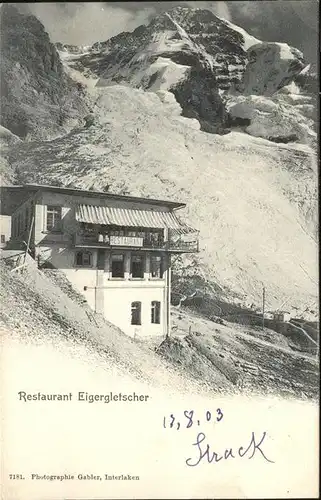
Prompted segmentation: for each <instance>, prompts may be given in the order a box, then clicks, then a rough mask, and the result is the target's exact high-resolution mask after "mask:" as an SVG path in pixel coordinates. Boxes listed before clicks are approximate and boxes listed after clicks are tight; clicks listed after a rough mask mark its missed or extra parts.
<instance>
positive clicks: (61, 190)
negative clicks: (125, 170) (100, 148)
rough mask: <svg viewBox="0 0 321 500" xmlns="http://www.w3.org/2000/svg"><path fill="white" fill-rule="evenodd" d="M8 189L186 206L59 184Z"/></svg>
mask: <svg viewBox="0 0 321 500" xmlns="http://www.w3.org/2000/svg"><path fill="white" fill-rule="evenodd" d="M6 187H7V188H8V189H17V190H19V189H20V190H23V189H25V190H27V191H50V192H55V193H63V194H69V195H71V196H88V197H94V198H103V199H111V200H121V201H130V202H135V203H148V204H151V205H158V206H165V207H169V208H171V209H178V208H184V207H186V203H181V202H176V201H170V200H158V199H155V198H143V197H139V196H125V195H120V194H116V193H110V192H105V191H91V190H89V189H78V188H67V187H60V186H47V185H43V184H24V185H22V186H6Z"/></svg>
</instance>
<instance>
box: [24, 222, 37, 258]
mask: <svg viewBox="0 0 321 500" xmlns="http://www.w3.org/2000/svg"><path fill="white" fill-rule="evenodd" d="M34 220H35V216H33V217H32V220H31V224H30V229H29V235H28V243H27V247H26V251H25V258H24V262H26V258H27V253H28V252H29V247H30V240H31V233H32V229H33V223H34Z"/></svg>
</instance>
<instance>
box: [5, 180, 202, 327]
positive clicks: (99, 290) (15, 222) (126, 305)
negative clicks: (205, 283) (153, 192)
mask: <svg viewBox="0 0 321 500" xmlns="http://www.w3.org/2000/svg"><path fill="white" fill-rule="evenodd" d="M19 190H21V191H22V192H23V193H25V196H24V197H21V192H20V197H19V199H20V200H22V201H21V202H20V203H19V205H18V206H17V207H16V208H15V210H14V211H13V213H12V218H11V243H13V244H15V243H16V244H19V243H21V242H25V243H24V244H25V245H27V247H28V250H30V252H31V253H32V255H33V256H34V257H35V258H36V259H37V260H38V262H39V263H40V264H44V263H47V264H48V263H49V264H50V265H52V266H53V267H55V268H57V269H60V270H61V271H63V272H64V273H65V275H66V276H67V278H68V279H69V281H70V282H71V283H72V285H73V286H74V288H76V289H77V290H78V291H79V292H81V293H82V294H83V295H84V296H85V298H86V300H87V302H88V304H89V305H90V307H91V308H92V309H93V310H94V311H96V312H97V313H101V314H102V315H104V317H105V318H106V319H107V320H108V321H110V322H111V323H113V324H115V325H116V326H118V327H119V328H120V329H121V330H123V331H124V332H125V333H126V334H128V335H130V336H132V337H136V336H146V335H148V336H149V335H164V336H166V335H169V334H170V296H171V256H172V255H173V254H181V253H187V252H188V253H190V252H197V251H198V231H196V230H195V229H193V228H191V227H190V226H188V225H187V224H185V223H184V222H182V221H181V220H180V219H179V218H178V216H177V211H178V210H179V209H182V208H184V207H185V204H184V203H179V202H174V201H163V200H155V199H150V198H138V197H132V196H121V195H117V194H113V193H109V192H97V191H88V190H80V189H71V188H63V187H56V186H41V185H31V184H27V185H24V186H19V187H15V191H16V192H17V191H19Z"/></svg>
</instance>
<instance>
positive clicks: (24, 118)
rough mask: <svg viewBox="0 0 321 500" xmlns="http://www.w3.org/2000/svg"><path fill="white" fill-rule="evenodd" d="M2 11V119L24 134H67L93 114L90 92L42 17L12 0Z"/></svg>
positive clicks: (5, 124) (32, 136)
mask: <svg viewBox="0 0 321 500" xmlns="http://www.w3.org/2000/svg"><path fill="white" fill-rule="evenodd" d="M0 16H1V20H0V22H1V40H0V60H1V124H2V125H3V126H4V127H6V128H8V129H9V130H10V131H11V132H12V133H14V134H16V135H17V136H18V137H20V138H23V139H26V138H29V139H34V138H39V139H46V138H48V137H53V136H57V135H61V134H63V133H66V131H68V130H70V128H71V127H72V126H75V124H77V123H78V122H79V120H80V119H81V117H82V116H83V115H84V114H86V113H87V104H86V100H85V99H84V96H83V95H82V94H81V93H80V92H79V90H78V88H77V85H76V84H75V82H73V81H72V80H71V79H70V78H69V77H68V76H67V75H66V73H65V72H64V70H63V66H62V63H61V61H60V57H59V55H58V52H57V50H56V48H55V47H54V45H53V44H52V43H51V42H50V40H49V36H48V34H47V33H46V32H45V30H44V27H43V25H42V24H41V23H40V21H38V19H37V18H36V17H34V16H31V15H26V14H20V13H19V11H18V9H17V8H16V7H15V6H13V5H10V4H4V5H2V7H1V9H0Z"/></svg>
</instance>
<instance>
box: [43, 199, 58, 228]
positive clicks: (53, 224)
mask: <svg viewBox="0 0 321 500" xmlns="http://www.w3.org/2000/svg"><path fill="white" fill-rule="evenodd" d="M46 229H47V231H60V230H61V207H56V206H53V205H48V206H47V222H46Z"/></svg>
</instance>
